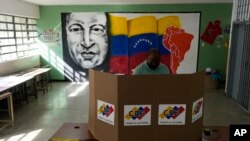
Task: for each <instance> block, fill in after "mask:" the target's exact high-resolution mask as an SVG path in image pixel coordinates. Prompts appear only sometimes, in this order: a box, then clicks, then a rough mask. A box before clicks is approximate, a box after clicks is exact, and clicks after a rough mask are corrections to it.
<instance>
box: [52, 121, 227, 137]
mask: <svg viewBox="0 0 250 141" xmlns="http://www.w3.org/2000/svg"><path fill="white" fill-rule="evenodd" d="M76 126H79V128H75V127H76ZM205 127H206V128H209V129H211V130H213V131H215V130H216V131H217V132H218V133H219V137H218V138H216V139H208V138H205V137H203V138H202V139H200V141H229V127H227V126H205ZM56 138H57V139H78V140H80V141H97V140H95V139H94V137H93V136H92V135H91V133H90V132H89V131H88V123H64V124H63V125H62V126H61V127H60V128H59V129H58V130H57V131H56V133H55V134H54V135H53V136H52V137H51V138H50V139H49V141H53V140H52V139H56Z"/></svg>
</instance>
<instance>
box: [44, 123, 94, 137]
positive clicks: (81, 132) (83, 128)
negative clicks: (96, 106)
mask: <svg viewBox="0 0 250 141" xmlns="http://www.w3.org/2000/svg"><path fill="white" fill-rule="evenodd" d="M76 127H79V128H76ZM56 138H61V139H78V140H81V141H97V140H95V139H94V137H93V136H92V135H91V133H90V132H89V131H88V123H64V124H63V125H62V126H61V127H60V128H59V129H58V130H57V131H56V133H55V134H54V135H53V136H52V137H51V138H50V139H49V141H53V139H56Z"/></svg>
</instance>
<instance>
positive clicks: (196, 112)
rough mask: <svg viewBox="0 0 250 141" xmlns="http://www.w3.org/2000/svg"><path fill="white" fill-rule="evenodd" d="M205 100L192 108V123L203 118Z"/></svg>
mask: <svg viewBox="0 0 250 141" xmlns="http://www.w3.org/2000/svg"><path fill="white" fill-rule="evenodd" d="M202 110H203V98H200V99H198V100H196V101H195V102H194V103H193V107H192V123H193V122H195V121H196V120H198V119H199V118H201V117H202Z"/></svg>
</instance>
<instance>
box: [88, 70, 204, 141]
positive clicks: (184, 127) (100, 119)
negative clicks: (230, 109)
mask: <svg viewBox="0 0 250 141" xmlns="http://www.w3.org/2000/svg"><path fill="white" fill-rule="evenodd" d="M89 76H90V78H89V81H90V99H89V100H90V103H89V123H88V129H89V130H90V132H91V133H92V134H93V136H94V137H95V138H96V139H98V140H99V141H165V140H170V141H171V140H173V141H197V140H199V139H201V137H202V126H203V95H204V73H195V74H181V75H136V76H132V75H113V74H109V73H104V72H98V71H94V70H90V73H89Z"/></svg>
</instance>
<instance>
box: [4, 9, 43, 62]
mask: <svg viewBox="0 0 250 141" xmlns="http://www.w3.org/2000/svg"><path fill="white" fill-rule="evenodd" d="M0 16H3V18H4V20H3V21H0V24H3V27H5V28H0V32H7V34H6V35H7V36H6V37H4V36H3V37H1V36H0V42H1V40H2V39H3V40H6V42H7V41H8V43H6V44H4V45H2V44H1V43H0V63H1V62H6V61H10V60H15V59H19V58H21V57H26V56H31V55H33V52H34V51H35V50H38V48H34V47H33V45H34V44H36V42H35V39H37V38H38V33H37V19H36V18H30V17H22V16H14V15H7V14H1V13H0ZM7 17H11V19H12V22H10V21H8V20H7ZM18 18H20V20H19V21H15V19H18ZM30 20H31V21H32V20H34V22H33V21H32V22H30ZM24 22H25V23H24ZM4 24H5V25H4ZM9 25H12V28H11V29H9ZM17 25H20V29H16V26H17ZM23 27H25V28H24V29H23ZM29 27H32V28H31V29H29ZM34 28H35V30H34ZM9 32H13V36H12V37H10V36H9V34H10V33H9ZM18 32H20V33H21V34H20V35H21V36H20V37H19V36H18V37H17V33H18ZM24 33H25V34H24ZM34 33H36V36H34ZM30 34H32V35H33V36H30ZM24 35H25V36H24ZM11 39H12V40H13V39H14V44H10V40H11ZM20 39H21V43H18V42H17V41H18V40H20ZM31 39H32V42H30V41H31ZM13 46H14V47H15V51H10V50H14V49H13ZM6 47H11V49H10V50H9V51H8V52H4V53H3V52H2V49H3V48H6ZM20 47H21V48H22V49H21V50H20ZM31 47H32V48H31ZM27 52H28V53H27ZM14 53H15V57H11V56H12V55H13V54H14ZM26 53H27V54H26ZM7 54H9V55H7ZM19 54H22V55H20V56H19ZM5 56H9V57H7V58H8V59H6V58H5Z"/></svg>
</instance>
